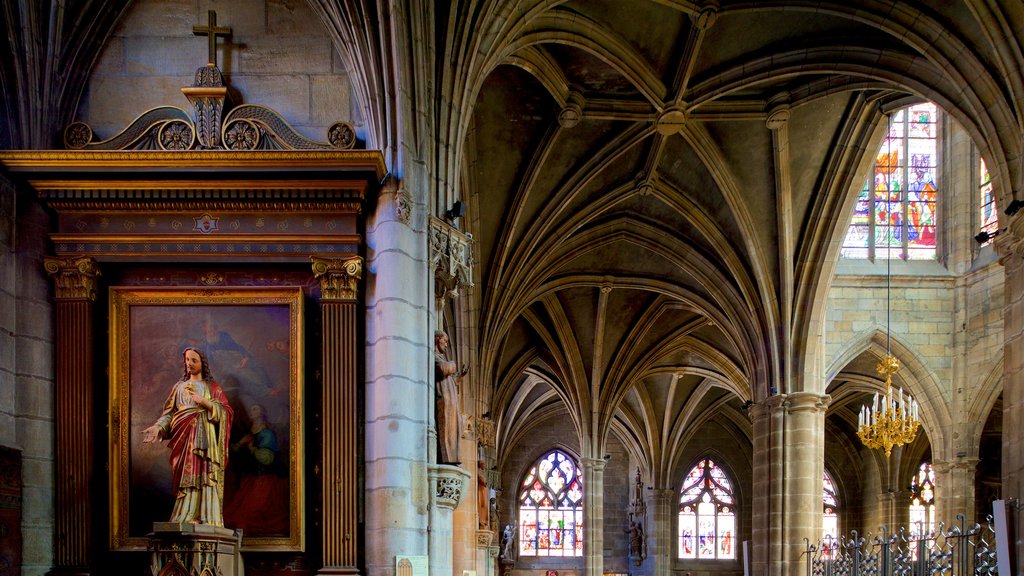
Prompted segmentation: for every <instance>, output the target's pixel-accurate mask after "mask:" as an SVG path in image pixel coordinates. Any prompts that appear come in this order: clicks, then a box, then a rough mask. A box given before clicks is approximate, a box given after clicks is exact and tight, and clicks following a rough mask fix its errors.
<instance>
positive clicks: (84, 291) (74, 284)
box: [43, 256, 100, 302]
mask: <svg viewBox="0 0 1024 576" xmlns="http://www.w3.org/2000/svg"><path fill="white" fill-rule="evenodd" d="M43 268H45V269H46V273H47V274H49V275H50V276H52V277H53V284H54V287H55V288H56V296H57V300H90V301H93V302H95V301H96V277H97V276H99V275H100V269H99V266H97V264H96V261H95V260H93V259H92V258H90V257H88V256H69V257H66V258H63V257H59V256H47V257H45V258H44V259H43Z"/></svg>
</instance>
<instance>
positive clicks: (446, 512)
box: [429, 464, 469, 576]
mask: <svg viewBox="0 0 1024 576" xmlns="http://www.w3.org/2000/svg"><path fill="white" fill-rule="evenodd" d="M429 482H430V491H431V502H430V573H431V574H433V575H434V576H452V574H453V568H454V564H453V559H454V556H453V551H454V541H453V536H454V533H455V532H454V529H453V522H454V512H455V508H457V507H458V505H459V501H460V500H462V497H463V494H464V493H465V492H466V489H467V486H469V473H468V472H466V471H465V470H463V469H462V468H459V467H458V466H447V465H444V464H431V465H430V471H429Z"/></svg>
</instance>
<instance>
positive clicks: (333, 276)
mask: <svg viewBox="0 0 1024 576" xmlns="http://www.w3.org/2000/svg"><path fill="white" fill-rule="evenodd" d="M309 259H310V260H311V261H312V262H313V276H314V277H316V278H317V279H319V280H320V300H321V302H339V301H342V302H343V301H351V300H355V299H356V296H358V294H359V279H360V278H362V277H363V259H362V258H361V257H359V256H353V257H351V258H345V259H341V258H321V257H320V256H310V257H309Z"/></svg>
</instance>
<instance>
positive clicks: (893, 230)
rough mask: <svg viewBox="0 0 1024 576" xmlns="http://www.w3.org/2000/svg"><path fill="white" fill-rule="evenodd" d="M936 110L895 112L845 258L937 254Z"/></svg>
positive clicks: (863, 195)
mask: <svg viewBox="0 0 1024 576" xmlns="http://www.w3.org/2000/svg"><path fill="white" fill-rule="evenodd" d="M937 117H938V108H937V107H936V106H935V104H932V103H930V102H927V103H924V104H917V105H914V106H910V107H909V108H904V109H903V110H900V111H898V112H896V113H894V114H893V115H892V117H891V119H890V122H889V132H888V134H886V137H885V140H884V141H883V142H882V145H881V147H880V148H879V149H878V154H877V155H876V156H875V170H874V175H873V177H872V179H871V180H869V181H868V182H867V183H865V184H864V189H863V190H861V193H860V196H859V197H858V198H857V205H856V206H855V207H854V212H853V220H852V221H851V223H850V228H849V229H848V230H847V233H846V240H845V241H844V242H843V249H842V255H843V257H844V258H871V259H874V258H903V259H909V260H927V259H933V258H935V225H936V221H937V218H936V212H935V209H936V198H937V196H938V194H939V186H938V184H937V181H936V173H937V171H938V166H937V157H938V154H937V151H938V144H937V143H938V140H937V132H938V124H937V122H936V120H937Z"/></svg>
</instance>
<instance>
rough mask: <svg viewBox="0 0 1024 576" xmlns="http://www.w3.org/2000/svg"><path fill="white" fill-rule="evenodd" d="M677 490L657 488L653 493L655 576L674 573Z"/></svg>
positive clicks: (652, 549)
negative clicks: (674, 524) (673, 554)
mask: <svg viewBox="0 0 1024 576" xmlns="http://www.w3.org/2000/svg"><path fill="white" fill-rule="evenodd" d="M678 501H679V499H678V497H677V496H676V491H675V490H673V489H671V488H656V489H654V490H653V493H652V494H651V508H652V509H653V516H654V523H653V524H654V525H653V526H652V527H651V531H650V532H649V536H650V537H651V549H650V550H649V557H653V560H654V576H669V575H670V574H671V573H672V558H673V556H672V543H673V541H674V534H673V532H672V520H673V518H674V517H675V515H674V514H673V512H674V511H676V510H678V507H677V506H673V504H677V503H678Z"/></svg>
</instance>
